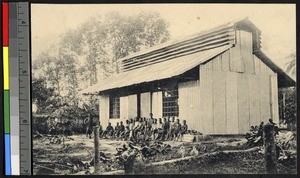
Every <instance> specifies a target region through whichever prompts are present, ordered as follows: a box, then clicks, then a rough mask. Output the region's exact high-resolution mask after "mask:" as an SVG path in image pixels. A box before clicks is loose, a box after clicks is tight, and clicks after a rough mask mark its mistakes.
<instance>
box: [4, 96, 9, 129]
mask: <svg viewBox="0 0 300 178" xmlns="http://www.w3.org/2000/svg"><path fill="white" fill-rule="evenodd" d="M9 122H10V116H9V90H4V133H6V134H7V133H10V125H9V124H10V123H9Z"/></svg>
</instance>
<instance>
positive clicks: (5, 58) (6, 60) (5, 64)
mask: <svg viewBox="0 0 300 178" xmlns="http://www.w3.org/2000/svg"><path fill="white" fill-rule="evenodd" d="M3 81H4V90H9V58H8V47H3Z"/></svg>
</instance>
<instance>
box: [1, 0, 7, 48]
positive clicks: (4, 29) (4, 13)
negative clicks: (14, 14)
mask: <svg viewBox="0 0 300 178" xmlns="http://www.w3.org/2000/svg"><path fill="white" fill-rule="evenodd" d="M2 34H3V37H2V38H3V39H2V41H3V46H8V2H3V3H2Z"/></svg>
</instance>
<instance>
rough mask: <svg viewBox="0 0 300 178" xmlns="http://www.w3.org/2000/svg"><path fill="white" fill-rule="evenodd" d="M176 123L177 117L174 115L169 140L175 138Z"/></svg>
mask: <svg viewBox="0 0 300 178" xmlns="http://www.w3.org/2000/svg"><path fill="white" fill-rule="evenodd" d="M174 125H175V117H174V116H173V117H172V120H171V122H170V130H169V140H173V139H174Z"/></svg>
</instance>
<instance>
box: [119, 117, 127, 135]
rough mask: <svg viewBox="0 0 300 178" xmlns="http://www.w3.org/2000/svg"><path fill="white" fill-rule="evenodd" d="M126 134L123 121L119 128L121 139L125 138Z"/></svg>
mask: <svg viewBox="0 0 300 178" xmlns="http://www.w3.org/2000/svg"><path fill="white" fill-rule="evenodd" d="M126 121H127V120H126ZM124 134H125V126H124V125H123V121H121V122H120V126H119V137H123V135H124Z"/></svg>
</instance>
